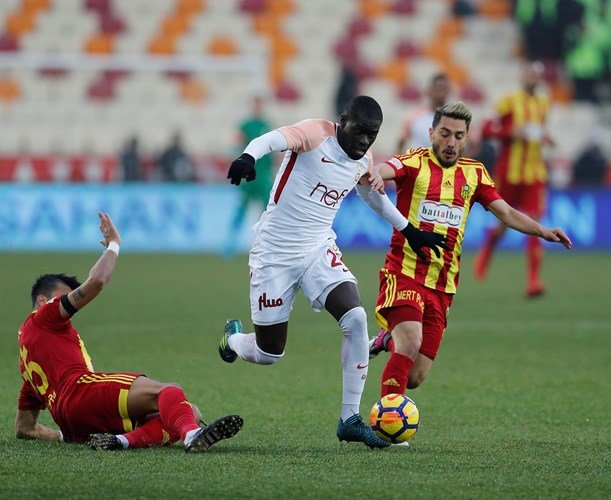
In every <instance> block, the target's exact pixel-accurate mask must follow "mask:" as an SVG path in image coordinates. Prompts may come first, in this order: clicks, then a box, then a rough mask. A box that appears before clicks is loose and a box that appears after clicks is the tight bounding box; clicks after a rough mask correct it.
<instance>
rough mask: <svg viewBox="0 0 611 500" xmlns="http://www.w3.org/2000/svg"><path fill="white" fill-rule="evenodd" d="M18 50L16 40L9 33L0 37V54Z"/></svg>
mask: <svg viewBox="0 0 611 500" xmlns="http://www.w3.org/2000/svg"><path fill="white" fill-rule="evenodd" d="M17 50H19V42H18V41H17V38H16V37H15V36H14V35H12V34H10V33H3V34H2V35H0V52H15V51H17Z"/></svg>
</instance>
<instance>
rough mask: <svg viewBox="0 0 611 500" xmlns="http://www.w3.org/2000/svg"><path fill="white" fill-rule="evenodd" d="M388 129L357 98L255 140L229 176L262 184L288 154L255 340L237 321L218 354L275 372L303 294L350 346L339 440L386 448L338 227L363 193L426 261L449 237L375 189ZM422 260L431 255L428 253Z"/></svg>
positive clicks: (269, 232) (256, 302) (361, 314)
mask: <svg viewBox="0 0 611 500" xmlns="http://www.w3.org/2000/svg"><path fill="white" fill-rule="evenodd" d="M381 124H382V110H381V108H380V106H379V104H378V103H377V102H376V101H375V100H374V99H372V98H371V97H367V96H357V97H355V98H353V99H352V100H351V101H350V102H349V103H348V105H347V107H346V110H345V111H344V113H343V114H342V115H341V117H340V122H339V123H338V124H336V123H333V122H329V121H326V120H317V119H312V120H304V121H301V122H299V123H297V124H296V125H292V126H288V127H281V128H279V129H276V130H273V131H271V132H268V133H267V134H264V135H262V136H260V137H258V138H256V139H254V140H253V141H252V142H251V143H250V144H249V145H248V146H247V147H246V149H245V150H244V153H243V154H242V155H241V156H240V157H239V158H238V159H236V160H235V161H234V162H233V163H232V164H231V167H230V168H229V174H228V176H227V177H228V178H230V179H231V182H232V184H239V183H240V181H241V180H242V179H243V178H245V179H246V180H247V181H250V180H252V179H254V178H255V176H256V171H255V168H254V165H255V162H256V160H258V159H259V158H261V157H262V156H264V155H266V154H268V153H271V152H273V151H286V154H285V157H284V161H283V162H282V166H281V167H280V170H279V171H278V174H277V176H276V179H275V182H274V185H273V188H272V191H271V193H270V198H269V203H268V205H267V210H266V211H265V213H264V214H263V215H262V216H261V219H260V220H259V222H258V223H257V224H256V225H255V227H254V234H253V241H252V247H251V251H250V259H249V266H250V272H251V279H250V307H251V315H252V321H253V323H254V326H255V332H254V333H248V334H244V333H243V328H242V324H241V322H240V321H239V320H229V321H228V322H227V324H226V326H225V333H224V335H223V338H222V340H221V343H220V345H219V353H220V355H221V358H222V359H223V360H224V361H227V362H229V363H231V362H233V361H235V359H236V358H237V357H238V356H239V357H241V358H242V359H244V360H246V361H250V362H252V363H257V364H262V365H270V364H273V363H275V362H276V361H278V360H279V359H280V358H281V357H282V356H283V355H284V346H285V344H286V338H287V330H288V320H289V315H290V311H291V309H292V306H293V301H294V298H295V295H296V293H297V290H298V289H301V290H302V291H303V293H304V295H305V296H306V298H307V299H308V301H309V303H310V305H311V307H312V309H313V310H314V311H316V312H319V311H321V310H322V309H326V310H327V311H329V312H330V313H331V315H333V317H334V318H335V319H336V320H337V321H338V323H339V326H340V328H341V330H342V332H343V342H342V351H341V358H342V368H343V388H342V393H343V395H342V411H341V416H340V419H339V423H338V427H337V437H338V438H339V439H340V440H343V441H359V442H363V443H365V444H366V445H367V446H370V447H371V448H384V447H387V446H389V443H388V442H386V441H383V440H381V439H380V438H378V436H376V435H375V433H374V432H373V431H372V430H371V428H370V427H369V426H368V425H366V424H365V423H364V422H363V420H362V418H361V415H360V412H359V406H360V401H361V395H362V392H363V388H364V385H365V380H366V378H367V370H368V364H369V350H368V337H367V315H366V313H365V310H364V309H363V307H362V306H361V298H360V294H359V291H358V288H357V285H356V283H357V281H356V278H355V277H354V276H353V275H352V273H351V272H350V270H349V269H348V268H347V267H346V266H345V265H344V263H343V262H342V259H341V258H342V254H341V252H340V250H339V248H338V247H337V245H336V244H335V233H334V232H333V230H332V228H331V226H332V223H333V219H334V218H335V214H336V213H337V210H338V209H339V207H340V205H341V203H342V201H343V200H344V198H345V197H346V196H347V195H348V193H349V192H350V191H352V189H353V188H354V187H355V186H357V191H358V193H359V195H360V196H361V198H363V200H364V201H365V202H366V203H367V204H368V205H369V206H371V207H372V208H373V209H374V210H375V211H376V212H378V213H379V214H380V215H382V216H383V217H384V218H385V219H386V220H388V221H389V222H390V223H391V224H392V225H393V226H394V227H396V228H397V230H399V231H401V232H402V233H403V234H404V236H405V237H406V240H407V242H408V244H409V245H410V246H411V247H412V248H414V249H415V250H416V251H417V252H418V253H419V255H420V254H422V252H421V249H422V248H423V247H426V246H428V247H431V248H433V250H434V251H435V252H436V253H437V252H438V249H437V246H439V247H443V246H444V241H445V240H444V237H443V236H442V235H439V234H435V233H428V232H423V231H420V230H418V229H416V228H414V227H413V226H411V225H409V224H408V223H407V219H406V218H405V217H404V216H403V215H401V213H400V212H399V211H398V210H397V209H396V207H395V206H394V205H393V203H392V202H391V201H390V200H389V199H388V197H386V195H385V194H380V193H377V192H374V191H373V190H372V189H371V187H370V186H369V183H368V176H369V173H370V171H371V167H373V161H372V156H371V153H370V152H369V148H370V146H371V145H372V144H373V142H374V141H375V139H376V137H377V135H378V131H379V130H380V126H381ZM422 255H423V254H422Z"/></svg>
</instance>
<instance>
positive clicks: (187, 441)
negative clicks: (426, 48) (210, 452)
mask: <svg viewBox="0 0 611 500" xmlns="http://www.w3.org/2000/svg"><path fill="white" fill-rule="evenodd" d="M199 430H200V427H198V428H197V429H191V430H190V431H188V432H187V433H186V434H185V439H184V440H183V443H184V444H185V445H187V446H188V445H189V444H191V441H193V436H195V434H197V432H199Z"/></svg>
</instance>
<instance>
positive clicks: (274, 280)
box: [249, 240, 357, 326]
mask: <svg viewBox="0 0 611 500" xmlns="http://www.w3.org/2000/svg"><path fill="white" fill-rule="evenodd" d="M249 265H250V273H251V274H250V311H251V317H252V321H253V323H254V324H256V325H262V326H267V325H275V324H277V323H284V322H285V321H288V319H289V316H290V313H291V309H293V301H294V300H295V295H296V294H297V290H299V289H300V288H301V290H303V294H304V295H305V296H306V298H307V299H308V302H310V305H311V306H312V309H313V310H314V311H316V312H320V311H322V310H323V309H324V308H325V301H326V300H327V296H328V295H329V292H331V291H332V290H333V289H334V288H335V287H337V286H338V285H339V284H340V283H343V282H344V281H351V282H353V283H356V282H357V281H356V278H355V277H354V275H353V274H352V273H351V272H350V270H349V269H348V268H347V267H346V266H345V265H344V263H343V262H342V253H341V252H340V250H339V248H338V247H337V245H336V244H335V241H333V240H329V241H328V242H327V243H326V244H325V245H324V246H322V247H320V248H318V249H316V250H314V251H313V252H310V253H309V254H305V255H298V256H295V257H293V258H291V259H290V260H287V258H286V256H282V255H279V254H277V253H275V252H270V251H263V252H262V251H261V250H258V251H257V252H252V253H251V255H250V261H249Z"/></svg>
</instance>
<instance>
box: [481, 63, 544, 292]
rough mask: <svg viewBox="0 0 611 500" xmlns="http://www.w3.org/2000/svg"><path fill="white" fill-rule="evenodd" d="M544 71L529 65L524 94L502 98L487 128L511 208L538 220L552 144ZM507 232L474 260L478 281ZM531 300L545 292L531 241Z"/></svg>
mask: <svg viewBox="0 0 611 500" xmlns="http://www.w3.org/2000/svg"><path fill="white" fill-rule="evenodd" d="M544 70H545V68H544V66H543V64H541V63H540V62H535V63H529V64H528V65H526V66H525V67H524V70H523V73H522V85H521V88H520V89H519V90H517V91H516V92H513V93H511V94H509V95H507V96H504V97H503V98H501V100H500V101H499V102H498V103H497V105H496V116H495V118H494V119H493V120H490V121H489V122H487V124H486V127H485V128H484V130H483V132H482V136H483V137H484V138H495V139H498V140H499V141H500V143H501V151H500V154H499V157H498V160H497V162H496V165H495V169H494V170H495V172H494V174H495V175H494V180H495V182H496V185H497V189H498V192H499V194H500V195H501V196H502V197H503V199H505V201H507V203H509V204H510V205H511V206H513V207H515V208H517V209H519V210H521V211H522V212H524V213H526V214H528V215H529V216H530V217H532V218H533V219H535V220H539V219H540V218H541V217H542V216H543V214H544V212H545V200H546V191H547V171H546V166H545V162H544V159H543V146H544V145H545V144H553V141H552V139H551V138H550V137H549V135H548V133H547V130H546V122H547V115H548V111H549V100H548V98H547V96H544V95H540V94H539V93H538V92H537V88H538V87H539V84H540V83H541V80H542V78H543V72H544ZM506 229H507V227H506V226H504V225H503V224H500V225H499V226H497V227H495V228H493V229H491V230H490V231H489V232H488V234H487V235H486V241H485V243H484V245H483V246H482V248H481V250H480V252H479V253H478V255H477V257H476V259H475V269H474V271H475V277H476V278H477V279H480V280H481V279H484V278H485V277H486V274H487V272H488V266H489V263H490V260H491V258H492V254H493V252H494V250H495V248H496V246H497V244H498V242H499V240H500V238H501V237H502V235H503V233H504V232H505V230H506ZM526 256H527V263H528V278H527V286H526V296H527V297H537V296H539V295H541V294H543V293H544V291H545V289H544V287H543V285H542V283H541V281H540V277H539V274H540V269H541V262H542V258H543V247H542V245H541V240H540V239H539V238H537V237H536V236H529V237H528V238H527V246H526Z"/></svg>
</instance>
